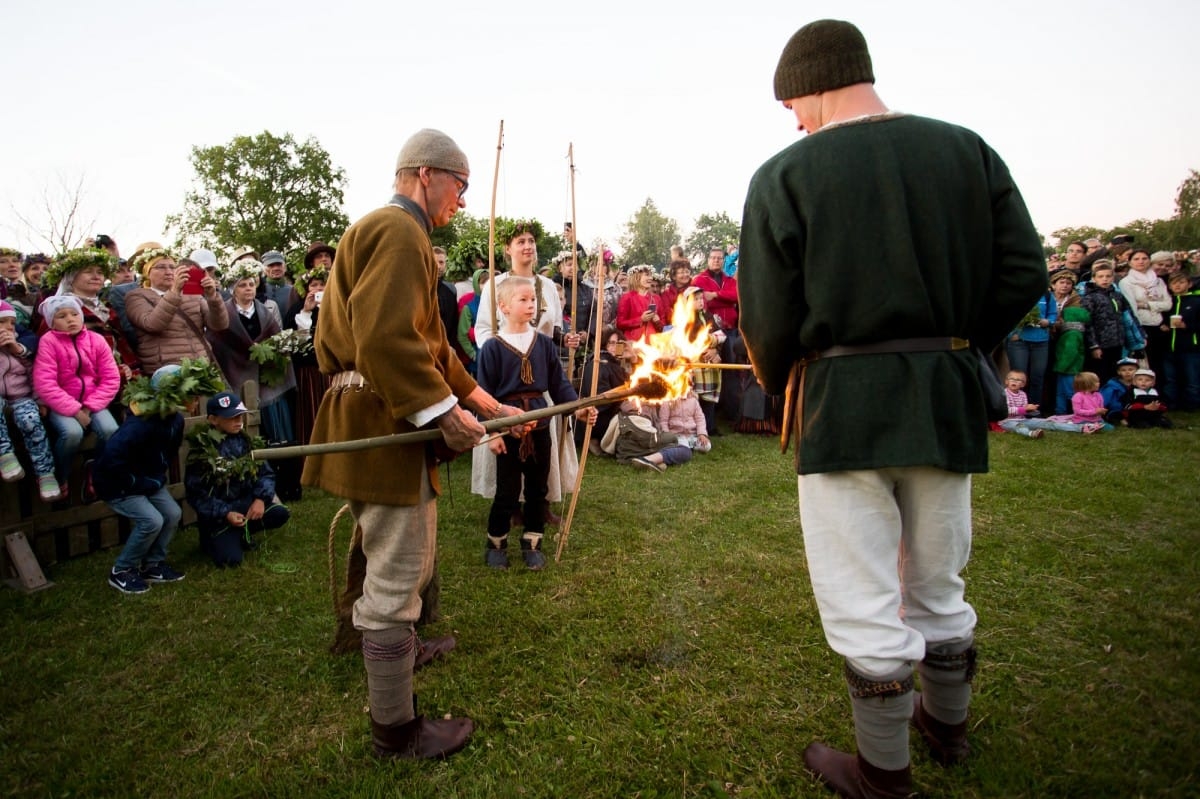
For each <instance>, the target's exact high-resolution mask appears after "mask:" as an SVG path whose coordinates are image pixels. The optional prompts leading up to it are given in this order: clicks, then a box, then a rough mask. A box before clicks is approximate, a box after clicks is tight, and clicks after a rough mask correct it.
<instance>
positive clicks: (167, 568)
mask: <svg viewBox="0 0 1200 799" xmlns="http://www.w3.org/2000/svg"><path fill="white" fill-rule="evenodd" d="M142 579H143V580H145V581H146V582H148V583H177V582H179V581H180V580H182V579H183V572H177V571H175V570H174V569H172V568H171V564H169V563H167V562H166V561H165V560H164V561H161V562H159V563H153V564H148V565H147V566H146V568H144V569H142Z"/></svg>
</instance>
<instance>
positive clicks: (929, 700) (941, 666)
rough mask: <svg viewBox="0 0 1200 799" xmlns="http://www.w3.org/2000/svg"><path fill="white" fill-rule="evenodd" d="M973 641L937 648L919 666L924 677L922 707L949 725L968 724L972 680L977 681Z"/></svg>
mask: <svg viewBox="0 0 1200 799" xmlns="http://www.w3.org/2000/svg"><path fill="white" fill-rule="evenodd" d="M975 657H976V651H975V646H974V643H973V641H969V640H968V641H961V642H957V643H953V644H933V645H930V646H928V647H927V648H926V650H925V659H924V660H922V661H921V662H920V664H918V666H917V672H918V673H919V674H920V675H921V705H922V708H923V709H924V711H925V713H927V714H928V715H930V716H933V718H935V719H937V720H938V721H940V722H943V723H945V724H961V723H963V722H965V721H966V720H967V708H968V707H969V706H970V704H971V680H972V679H973V678H974V677H975Z"/></svg>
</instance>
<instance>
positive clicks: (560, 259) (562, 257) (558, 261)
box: [550, 250, 574, 266]
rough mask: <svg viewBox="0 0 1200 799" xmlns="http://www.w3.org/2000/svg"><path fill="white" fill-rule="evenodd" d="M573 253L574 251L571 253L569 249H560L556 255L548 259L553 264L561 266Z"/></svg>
mask: <svg viewBox="0 0 1200 799" xmlns="http://www.w3.org/2000/svg"><path fill="white" fill-rule="evenodd" d="M573 254H574V253H572V252H571V251H570V250H562V251H561V252H559V254H558V255H556V256H554V257H553V258H551V259H550V263H552V264H553V265H554V266H561V265H562V264H565V263H566V262H567V261H570V260H571V256H572V255H573Z"/></svg>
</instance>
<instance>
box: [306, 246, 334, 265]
mask: <svg viewBox="0 0 1200 799" xmlns="http://www.w3.org/2000/svg"><path fill="white" fill-rule="evenodd" d="M321 253H327V254H328V255H329V257H330V258H331V259H332V258H333V257H334V256H335V255H337V250H335V249H334V248H333V247H330V246H329V245H328V244H326V243H325V242H323V241H314V242H313V243H312V244H310V245H308V252H306V253H304V268H305V269H312V262H313V259H314V258H316V257H317V256H318V255H320V254H321Z"/></svg>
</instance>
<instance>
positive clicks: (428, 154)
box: [396, 128, 471, 175]
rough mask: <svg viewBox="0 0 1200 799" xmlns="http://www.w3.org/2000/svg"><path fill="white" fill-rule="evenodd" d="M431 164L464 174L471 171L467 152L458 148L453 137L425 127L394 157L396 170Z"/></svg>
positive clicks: (434, 166)
mask: <svg viewBox="0 0 1200 799" xmlns="http://www.w3.org/2000/svg"><path fill="white" fill-rule="evenodd" d="M422 166H431V167H433V168H434V169H445V170H447V171H449V172H459V173H461V174H464V175H469V174H470V173H471V167H470V165H468V164H467V154H466V153H464V152H463V151H462V150H460V149H459V147H458V145H457V144H455V143H454V139H452V138H450V137H449V136H447V135H446V134H445V133H442V132H441V131H440V130H434V129H433V128H425V129H424V130H418V131H417V132H416V133H414V134H413V135H412V136H411V137H409V139H408V141H406V142H404V146H403V147H401V148H400V155H399V156H398V157H397V158H396V171H397V172H399V171H400V170H401V169H405V168H412V169H416V168H417V167H422Z"/></svg>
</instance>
